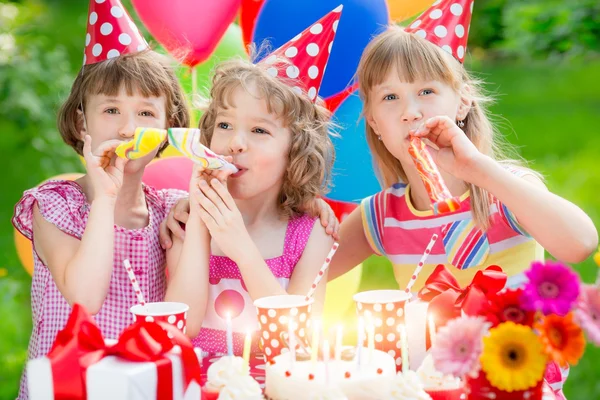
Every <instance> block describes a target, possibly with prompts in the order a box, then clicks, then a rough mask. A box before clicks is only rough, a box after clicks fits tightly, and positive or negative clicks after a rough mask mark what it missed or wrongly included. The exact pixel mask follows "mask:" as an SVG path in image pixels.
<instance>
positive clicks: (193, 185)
mask: <svg viewBox="0 0 600 400" xmlns="http://www.w3.org/2000/svg"><path fill="white" fill-rule="evenodd" d="M225 159H226V160H227V161H229V162H231V161H232V160H233V157H230V156H227V157H225ZM232 173H233V171H231V170H228V169H226V170H210V169H205V168H204V167H203V166H201V165H198V164H194V168H193V170H192V177H191V179H190V189H189V193H190V194H193V193H195V192H196V191H198V190H199V189H200V183H201V182H209V181H210V180H211V179H218V180H219V182H221V183H222V184H224V185H225V184H226V182H227V178H228V177H229V175H231V174H232ZM193 203H194V205H195V206H196V207H197V206H198V203H197V202H193Z"/></svg>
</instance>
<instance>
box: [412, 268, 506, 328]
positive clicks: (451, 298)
mask: <svg viewBox="0 0 600 400" xmlns="http://www.w3.org/2000/svg"><path fill="white" fill-rule="evenodd" d="M506 279H507V277H506V274H505V273H504V272H503V271H502V268H500V267H499V266H497V265H490V266H489V267H487V268H486V269H485V270H483V271H477V273H476V274H475V276H474V277H473V280H472V281H471V283H470V284H469V285H468V286H467V287H465V288H464V289H463V288H461V287H460V285H459V284H458V282H457V280H456V278H455V277H454V275H452V273H451V272H450V270H449V269H448V268H447V267H446V266H445V265H444V264H440V265H438V266H437V267H436V268H435V270H434V271H433V273H432V274H431V275H430V276H429V278H427V281H426V282H425V286H424V287H423V288H422V289H421V290H420V291H419V298H420V299H421V300H424V301H428V302H429V310H431V311H433V312H434V313H435V315H436V325H437V326H439V327H441V326H443V325H445V323H446V322H447V321H448V320H450V319H452V318H456V317H459V316H460V314H461V310H462V311H464V312H465V314H467V315H480V313H481V312H482V311H484V310H485V309H486V308H487V305H488V302H489V296H491V295H492V294H495V293H497V292H499V291H500V290H502V289H503V288H504V286H505V285H506Z"/></svg>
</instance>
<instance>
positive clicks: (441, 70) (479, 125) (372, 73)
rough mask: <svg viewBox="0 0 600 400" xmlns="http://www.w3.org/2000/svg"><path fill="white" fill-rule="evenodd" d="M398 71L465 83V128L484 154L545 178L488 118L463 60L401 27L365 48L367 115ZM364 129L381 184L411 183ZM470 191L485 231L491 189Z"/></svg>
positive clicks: (407, 76) (362, 76) (410, 77)
mask: <svg viewBox="0 0 600 400" xmlns="http://www.w3.org/2000/svg"><path fill="white" fill-rule="evenodd" d="M394 69H395V70H396V71H397V73H398V75H399V78H400V80H402V81H405V82H414V81H415V80H425V81H428V80H436V81H440V82H444V83H445V84H447V85H449V86H450V87H452V88H453V89H454V90H455V91H456V93H461V90H462V87H463V86H464V84H466V85H468V86H469V88H470V90H469V96H470V98H471V99H472V105H471V108H470V110H469V112H468V114H467V116H466V118H465V119H464V121H463V122H464V124H465V125H464V127H463V128H462V129H463V131H464V132H465V134H466V136H467V137H468V138H469V139H470V140H471V142H473V144H474V145H475V147H477V149H478V150H479V151H480V152H481V153H483V154H486V155H488V156H490V157H491V158H492V159H494V160H497V161H498V162H500V163H502V164H504V165H507V166H512V167H516V168H521V169H527V170H528V171H529V172H530V173H532V174H534V175H536V176H538V177H539V178H541V176H540V174H538V173H536V172H534V171H531V170H529V169H528V168H526V167H525V162H524V160H522V159H520V158H519V157H518V156H517V155H516V152H515V151H514V149H513V148H511V147H510V146H509V145H508V144H507V143H504V142H503V141H502V135H501V134H500V133H499V132H498V131H497V129H496V127H495V126H494V125H493V124H492V122H491V120H490V113H489V112H488V110H487V105H488V104H489V103H491V102H492V101H493V99H492V98H491V97H490V96H488V95H486V94H485V93H484V91H483V88H482V84H483V82H482V81H480V80H477V79H475V78H474V77H472V76H471V75H470V74H469V73H468V72H467V70H466V69H465V68H464V66H463V65H462V64H460V63H459V62H458V61H456V60H454V59H453V58H452V57H451V56H449V55H448V54H447V53H446V52H445V51H444V50H442V49H441V48H440V47H438V46H436V45H434V44H432V43H431V42H429V41H427V40H425V39H423V38H421V37H419V36H417V35H414V34H410V33H407V32H405V31H404V29H402V28H400V27H396V26H393V27H390V28H389V29H388V30H387V31H386V32H383V33H382V34H380V35H379V36H377V37H376V38H374V39H373V40H372V41H371V42H370V43H369V45H368V46H367V48H366V49H365V51H364V52H363V55H362V57H361V60H360V63H359V66H358V71H357V75H358V82H359V91H360V96H361V98H362V99H363V101H364V110H365V113H368V110H369V107H370V105H371V101H372V99H371V97H370V93H371V90H372V89H373V87H375V86H377V85H379V84H381V83H382V82H383V81H384V80H385V79H386V77H387V76H388V74H389V73H390V71H393V70H394ZM366 130H367V143H368V144H369V147H370V149H371V152H372V154H373V157H374V158H375V161H376V165H377V167H378V169H379V172H380V175H381V177H382V179H381V180H382V181H383V182H382V186H384V187H389V186H391V185H393V184H394V183H397V182H398V181H399V180H401V181H403V182H407V177H406V173H405V172H404V169H403V168H402V164H401V163H400V161H399V160H398V159H396V157H394V155H393V154H392V153H390V151H389V150H388V149H387V148H386V147H385V145H384V144H383V142H382V141H380V140H379V139H378V137H377V134H376V133H375V131H374V130H373V128H371V127H370V126H369V124H367V128H366ZM509 154H510V156H511V157H509V156H508V155H509ZM469 190H470V195H471V196H470V197H471V199H470V201H471V210H472V212H473V216H474V220H475V223H476V224H477V226H478V227H479V228H481V229H482V230H486V229H487V228H488V227H489V225H490V204H491V201H492V197H491V196H490V194H489V193H488V192H487V191H485V190H483V189H482V188H480V187H478V186H475V185H473V184H469Z"/></svg>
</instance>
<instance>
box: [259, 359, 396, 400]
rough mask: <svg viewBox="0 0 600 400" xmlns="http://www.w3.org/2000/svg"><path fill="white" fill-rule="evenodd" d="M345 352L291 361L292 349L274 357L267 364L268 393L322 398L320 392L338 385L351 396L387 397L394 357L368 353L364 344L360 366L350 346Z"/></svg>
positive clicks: (290, 398)
mask: <svg viewBox="0 0 600 400" xmlns="http://www.w3.org/2000/svg"><path fill="white" fill-rule="evenodd" d="M343 353H344V357H341V358H339V359H332V360H330V361H328V362H327V363H326V362H324V361H317V362H314V363H313V362H312V361H310V360H309V359H307V360H298V359H296V360H294V361H293V362H292V354H291V353H290V352H287V353H283V354H281V355H279V356H277V357H275V358H274V359H273V361H272V362H271V363H269V364H267V366H266V387H265V396H266V397H267V399H270V400H284V399H285V400H295V399H308V398H315V396H317V397H318V398H322V397H321V396H320V394H322V393H327V392H330V391H331V390H332V388H335V389H339V391H341V392H342V393H343V394H344V396H345V398H348V399H349V400H353V399H364V400H368V399H373V400H375V399H384V398H386V397H387V395H388V393H389V391H390V385H391V383H392V378H393V377H394V376H395V375H396V362H395V361H394V358H393V357H392V356H390V355H389V354H387V353H384V352H383V351H379V350H373V351H372V353H371V354H369V350H368V349H367V348H363V349H362V350H361V355H362V356H361V358H362V362H361V363H360V366H359V363H358V360H357V357H356V356H355V355H354V352H353V351H352V350H351V349H345V350H344V352H343ZM349 353H351V354H349ZM339 391H338V393H339Z"/></svg>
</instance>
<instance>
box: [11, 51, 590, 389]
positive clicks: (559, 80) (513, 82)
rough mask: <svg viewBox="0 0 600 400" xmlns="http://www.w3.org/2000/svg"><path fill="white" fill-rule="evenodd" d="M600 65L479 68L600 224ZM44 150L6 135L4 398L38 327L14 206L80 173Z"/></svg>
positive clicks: (520, 135) (574, 382) (544, 165)
mask: <svg viewBox="0 0 600 400" xmlns="http://www.w3.org/2000/svg"><path fill="white" fill-rule="evenodd" d="M599 68H600V63H599V62H595V63H590V64H588V65H584V66H578V67H574V66H569V67H556V66H550V67H549V66H545V67H544V66H537V67H536V66H514V65H506V66H503V65H496V66H484V67H481V68H478V71H479V72H480V74H481V76H482V77H483V78H484V79H485V80H486V81H488V82H490V84H489V85H488V89H489V90H491V91H493V92H497V93H500V94H501V96H499V102H498V104H497V105H495V106H494V107H493V111H494V113H495V114H497V115H500V116H502V117H503V118H505V119H506V121H509V122H504V124H503V125H504V127H503V132H504V133H505V135H506V137H507V139H508V140H509V141H510V142H512V143H515V144H517V145H518V146H519V148H520V152H521V154H522V155H523V156H524V157H525V158H526V159H528V160H531V161H532V166H533V167H534V168H535V169H537V170H538V171H540V172H542V173H543V174H544V175H545V176H546V178H547V184H548V186H549V188H550V189H551V190H552V191H553V192H555V193H557V194H559V195H561V196H563V197H565V198H567V199H569V200H571V201H573V202H574V203H576V204H578V205H579V206H580V207H582V208H583V209H584V210H585V211H586V212H587V213H588V214H589V215H590V216H591V217H592V219H593V220H594V221H595V223H596V226H600V224H599V222H600V198H599V196H598V188H600V168H598V166H597V160H598V156H599V155H600V151H599V149H600V135H599V133H600V132H599V130H600V113H599V112H598V110H600V84H598V83H597V71H598V69H599ZM0 128H4V129H2V132H3V135H12V136H9V138H10V137H15V136H16V135H17V132H16V131H14V130H12V131H11V129H10V128H11V127H10V126H5V125H4V124H2V122H1V121H0ZM39 156H40V153H39V152H38V150H35V149H33V148H31V147H28V146H24V145H23V144H22V143H20V142H19V141H18V140H16V139H15V140H12V139H7V137H6V136H5V137H4V139H0V159H2V163H3V165H4V166H5V168H4V171H5V172H4V173H3V174H2V182H1V183H2V191H1V194H0V268H6V269H7V270H8V275H7V276H6V277H3V278H0V316H2V322H1V323H0V399H9V398H14V397H15V396H16V393H17V388H18V382H19V377H20V375H21V370H22V368H23V364H24V362H25V358H26V348H27V343H28V340H29V334H30V331H31V314H30V305H29V290H30V283H31V280H30V278H29V276H28V275H27V274H26V272H25V271H24V270H23V268H22V267H21V266H20V263H19V260H18V258H17V255H16V253H15V249H14V244H13V236H12V234H13V228H12V226H11V224H10V218H11V216H12V212H13V207H14V204H15V203H16V201H17V200H18V199H19V197H20V196H21V193H22V192H23V191H24V190H25V189H27V188H29V187H32V186H34V185H36V184H38V183H39V182H41V181H42V180H44V179H46V178H48V177H50V176H52V175H54V174H57V173H59V172H72V171H54V170H51V169H48V167H45V166H42V165H40V163H39V161H38V160H39ZM8 171H10V173H8ZM385 264H386V262H385V261H383V260H379V259H372V260H369V261H368V262H367V263H366V265H365V270H364V279H363V283H362V284H361V290H364V289H371V288H376V287H377V288H381V287H393V285H394V278H393V275H392V274H391V269H390V268H389V266H388V265H385ZM575 267H576V268H577V271H578V272H579V273H580V274H581V276H582V278H583V279H584V280H585V281H587V282H591V281H593V280H594V278H595V275H596V270H597V267H596V266H595V265H594V263H593V261H591V260H587V261H586V262H583V263H581V264H579V265H576V266H575ZM350 295H351V294H350V293H349V294H348V296H350ZM598 358H600V351H599V350H598V349H596V348H593V347H591V346H588V349H587V352H586V354H585V356H584V358H583V359H582V360H581V362H580V363H579V365H578V366H576V367H573V368H572V369H571V376H570V378H569V380H568V382H567V386H566V389H565V392H566V394H567V396H568V397H569V398H570V399H593V398H598V395H599V394H600V383H598V381H597V379H596V377H597V373H596V370H595V365H594V364H595V361H596V360H597V359H598Z"/></svg>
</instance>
